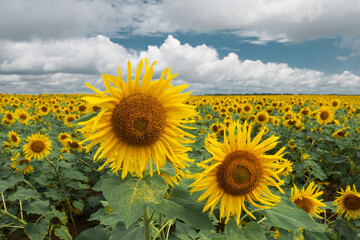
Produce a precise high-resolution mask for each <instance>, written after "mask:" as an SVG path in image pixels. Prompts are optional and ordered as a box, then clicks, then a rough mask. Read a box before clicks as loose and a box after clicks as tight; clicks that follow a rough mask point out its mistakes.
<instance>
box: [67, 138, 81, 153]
mask: <svg viewBox="0 0 360 240" xmlns="http://www.w3.org/2000/svg"><path fill="white" fill-rule="evenodd" d="M66 145H67V146H68V147H69V148H70V149H73V150H77V151H78V152H82V150H83V146H82V144H81V143H80V142H79V140H70V141H68V142H67V143H66Z"/></svg>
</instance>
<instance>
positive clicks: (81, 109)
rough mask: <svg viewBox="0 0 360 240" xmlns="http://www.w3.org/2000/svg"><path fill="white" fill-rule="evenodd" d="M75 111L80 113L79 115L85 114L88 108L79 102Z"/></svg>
mask: <svg viewBox="0 0 360 240" xmlns="http://www.w3.org/2000/svg"><path fill="white" fill-rule="evenodd" d="M77 111H78V113H80V115H84V114H87V112H88V108H87V106H86V105H85V104H80V105H79V106H78V107H77Z"/></svg>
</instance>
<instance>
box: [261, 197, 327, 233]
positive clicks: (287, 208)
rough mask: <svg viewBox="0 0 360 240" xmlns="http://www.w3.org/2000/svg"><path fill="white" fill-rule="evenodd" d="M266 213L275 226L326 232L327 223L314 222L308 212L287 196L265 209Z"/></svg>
mask: <svg viewBox="0 0 360 240" xmlns="http://www.w3.org/2000/svg"><path fill="white" fill-rule="evenodd" d="M264 214H265V216H266V217H267V219H268V220H269V221H270V222H271V223H272V225H273V226H275V227H278V228H283V229H286V230H298V229H299V228H303V229H308V230H310V231H313V232H324V231H325V228H326V226H325V225H322V224H319V223H316V222H314V221H313V220H312V219H311V218H310V217H309V215H308V214H307V213H306V212H304V211H303V210H301V209H300V208H299V207H297V206H296V205H295V204H294V203H293V202H291V201H290V200H289V199H286V198H283V199H281V202H280V203H279V204H278V205H276V206H275V207H272V208H271V209H266V210H264Z"/></svg>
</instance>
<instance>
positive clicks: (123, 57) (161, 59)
mask: <svg viewBox="0 0 360 240" xmlns="http://www.w3.org/2000/svg"><path fill="white" fill-rule="evenodd" d="M0 46H1V47H0V48H1V49H0V52H2V54H1V55H0V89H1V90H0V92H9V93H34V94H37V93H44V92H48V93H50V92H65V93H70V92H85V91H87V92H91V91H90V90H88V89H87V88H86V87H85V85H84V83H85V82H89V83H91V84H93V85H94V86H95V87H97V88H103V84H102V80H101V74H100V72H101V71H103V72H104V73H107V74H113V75H115V74H117V66H118V65H119V66H120V69H121V70H122V71H123V75H124V79H125V77H126V74H127V69H126V62H127V60H131V63H132V64H133V66H134V65H136V64H137V63H138V61H139V60H140V59H141V58H144V57H148V58H149V61H150V62H152V61H155V60H158V63H157V64H156V65H155V68H154V70H155V74H154V77H159V76H160V74H161V71H162V70H163V69H165V68H167V67H171V70H172V73H178V74H179V75H178V76H177V77H176V78H175V79H174V80H173V84H174V85H179V84H185V83H186V84H189V85H190V87H189V88H188V90H192V91H194V94H205V93H294V94H297V93H309V94H310V93H316V94H331V93H336V94H358V93H359V92H360V77H359V76H357V75H355V74H353V73H351V72H349V71H344V72H343V73H341V74H333V75H326V74H324V73H323V72H320V71H317V70H312V69H299V68H291V67H289V66H288V65H287V64H286V63H274V62H269V63H264V62H262V61H260V60H257V61H253V60H248V59H245V60H242V59H241V58H239V56H238V55H237V54H235V53H230V54H229V55H227V56H226V57H224V58H220V57H219V55H218V53H217V51H216V50H215V49H214V48H211V47H209V46H207V45H204V44H203V45H199V46H191V45H189V44H186V43H185V44H182V43H180V42H179V40H177V39H176V38H174V37H173V36H171V35H169V36H168V38H167V39H166V40H165V41H164V43H163V44H162V45H161V46H159V47H158V46H149V48H148V49H147V50H146V51H141V52H137V51H134V50H131V49H126V48H124V47H123V46H121V45H119V44H116V43H113V42H112V41H110V39H109V38H107V37H105V36H102V35H99V36H97V37H94V38H77V39H65V40H57V41H55V40H48V41H45V40H43V41H39V40H33V41H28V42H12V41H3V42H1V43H0ZM133 71H134V69H133Z"/></svg>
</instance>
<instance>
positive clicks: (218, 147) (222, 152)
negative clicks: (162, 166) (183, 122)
mask: <svg viewBox="0 0 360 240" xmlns="http://www.w3.org/2000/svg"><path fill="white" fill-rule="evenodd" d="M228 131H229V135H228V136H224V142H223V143H220V142H218V141H217V140H216V139H215V138H207V139H206V143H205V147H206V149H207V151H208V152H209V153H211V154H212V158H210V159H207V160H205V161H203V162H200V163H199V164H198V165H199V166H201V167H203V168H204V171H203V172H201V173H198V174H195V176H194V178H195V182H194V183H192V184H191V187H193V189H192V190H190V192H191V193H193V192H196V191H203V190H205V192H204V193H203V194H202V195H201V196H200V197H199V199H198V201H203V200H205V199H206V198H208V200H207V203H206V204H205V207H204V211H206V210H208V209H209V208H211V212H212V211H213V210H214V208H215V206H216V205H217V204H218V202H219V201H220V218H223V217H226V220H225V223H226V222H227V221H228V220H229V217H230V216H232V215H236V220H237V224H239V221H240V216H241V210H242V209H243V210H244V211H245V212H246V213H247V214H249V215H250V216H251V217H253V218H255V217H254V215H253V214H252V213H251V212H249V210H247V209H246V207H245V200H247V201H249V203H251V204H252V205H253V206H255V207H257V208H269V206H274V205H276V204H277V203H278V202H280V197H279V196H277V195H274V194H273V193H272V192H270V190H269V188H268V186H275V187H276V188H277V189H278V190H279V191H280V192H281V193H284V192H283V190H282V189H281V188H280V185H281V184H282V183H283V181H281V180H280V178H279V177H278V175H277V174H276V173H275V171H274V169H277V168H280V167H283V165H279V164H277V163H276V161H278V160H283V158H282V156H283V151H284V149H285V148H284V147H283V148H281V149H280V150H279V151H278V152H277V153H275V154H274V155H266V154H265V152H266V151H269V150H271V149H273V148H274V147H275V146H276V145H277V143H278V142H277V141H276V140H277V139H278V137H275V136H271V137H270V138H268V139H266V140H264V141H262V142H261V143H260V141H261V138H262V136H263V133H264V132H263V130H262V131H260V132H259V133H258V134H257V135H256V136H255V138H254V139H253V140H251V138H250V136H251V131H252V125H251V124H248V123H247V122H245V123H244V124H243V125H242V124H240V123H239V122H233V123H232V124H231V125H230V126H229V128H228ZM208 163H211V165H209V166H208V165H207V164H208ZM255 201H257V202H260V203H262V204H264V205H265V206H263V205H259V204H258V203H255ZM266 205H267V206H266Z"/></svg>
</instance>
